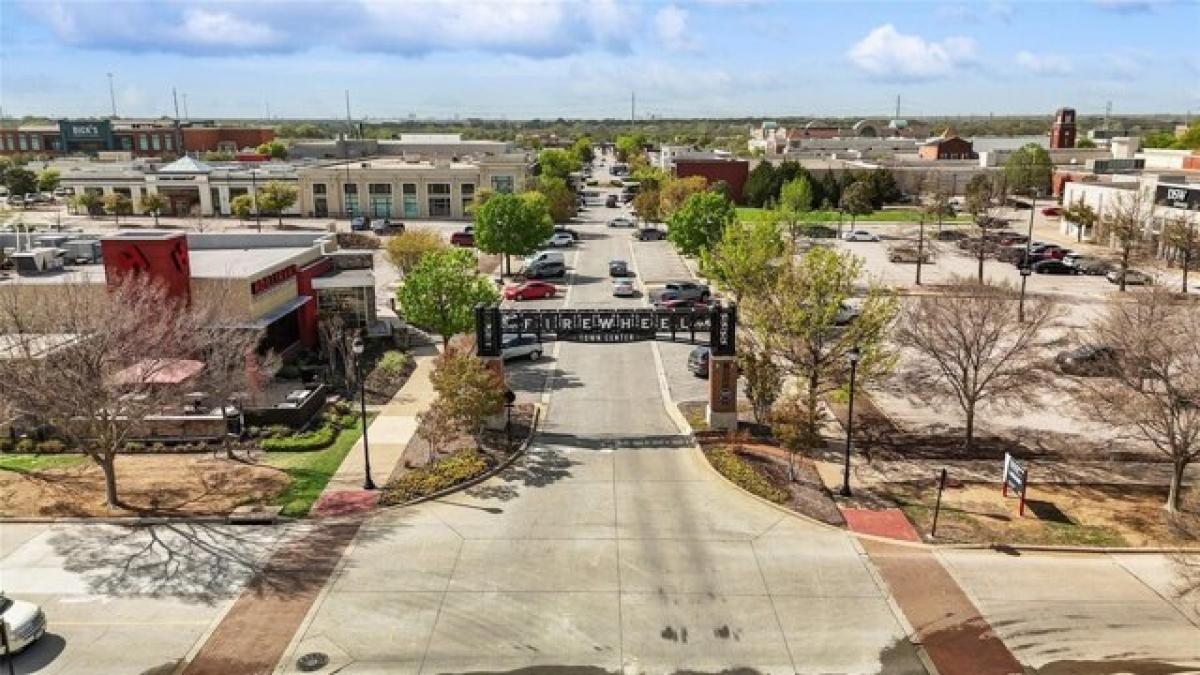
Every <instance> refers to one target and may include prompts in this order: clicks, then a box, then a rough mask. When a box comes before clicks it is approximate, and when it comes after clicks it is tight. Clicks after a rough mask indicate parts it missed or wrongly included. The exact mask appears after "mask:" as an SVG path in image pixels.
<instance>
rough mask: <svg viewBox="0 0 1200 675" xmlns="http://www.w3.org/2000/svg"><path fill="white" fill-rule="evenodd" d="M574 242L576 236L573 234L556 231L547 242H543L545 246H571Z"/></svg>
mask: <svg viewBox="0 0 1200 675" xmlns="http://www.w3.org/2000/svg"><path fill="white" fill-rule="evenodd" d="M574 243H575V237H572V236H571V235H569V234H567V233H566V232H556V233H555V234H554V236H552V237H550V238H549V239H547V240H546V243H545V244H543V246H554V247H559V246H571V245H573V244H574Z"/></svg>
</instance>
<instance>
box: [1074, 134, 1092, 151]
mask: <svg viewBox="0 0 1200 675" xmlns="http://www.w3.org/2000/svg"><path fill="white" fill-rule="evenodd" d="M1075 147H1077V148H1081V149H1090V148H1094V147H1096V142H1095V141H1093V140H1092V139H1090V138H1087V137H1086V136H1085V137H1084V138H1080V139H1079V140H1077V141H1075Z"/></svg>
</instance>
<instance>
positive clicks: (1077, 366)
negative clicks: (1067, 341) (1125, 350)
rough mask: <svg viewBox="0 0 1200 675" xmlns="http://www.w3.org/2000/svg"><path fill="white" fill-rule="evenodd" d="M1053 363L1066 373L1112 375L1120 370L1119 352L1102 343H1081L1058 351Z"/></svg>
mask: <svg viewBox="0 0 1200 675" xmlns="http://www.w3.org/2000/svg"><path fill="white" fill-rule="evenodd" d="M1054 363H1055V364H1056V365H1057V366H1058V369H1059V370H1060V371H1062V372H1063V373H1064V374H1066V375H1077V376H1080V377H1112V376H1113V375H1116V374H1117V373H1118V372H1120V352H1119V351H1118V350H1116V349H1115V348H1113V347H1106V346H1103V345H1083V346H1082V347H1077V348H1075V349H1071V350H1069V351H1065V352H1059V354H1058V355H1057V356H1055V357H1054Z"/></svg>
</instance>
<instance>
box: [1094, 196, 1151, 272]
mask: <svg viewBox="0 0 1200 675" xmlns="http://www.w3.org/2000/svg"><path fill="white" fill-rule="evenodd" d="M1153 211H1154V204H1153V203H1152V202H1151V200H1150V199H1148V198H1147V196H1146V194H1145V193H1143V192H1142V191H1141V190H1129V191H1127V192H1125V193H1124V194H1121V195H1118V196H1117V198H1116V199H1115V200H1113V202H1112V208H1109V209H1106V212H1105V213H1104V214H1102V215H1101V217H1100V221H1099V223H1098V225H1097V237H1096V240H1097V241H1104V240H1108V242H1109V245H1110V246H1115V247H1116V248H1117V251H1118V254H1119V260H1120V273H1121V279H1120V280H1119V282H1118V283H1117V288H1118V290H1119V291H1120V292H1122V293H1124V292H1125V275H1126V273H1128V272H1129V269H1130V267H1131V266H1132V265H1133V263H1134V261H1135V260H1137V259H1138V258H1140V257H1141V256H1142V255H1143V254H1144V253H1145V250H1144V248H1143V245H1144V243H1145V236H1146V231H1147V229H1148V228H1149V227H1150V222H1151V219H1152V218H1153Z"/></svg>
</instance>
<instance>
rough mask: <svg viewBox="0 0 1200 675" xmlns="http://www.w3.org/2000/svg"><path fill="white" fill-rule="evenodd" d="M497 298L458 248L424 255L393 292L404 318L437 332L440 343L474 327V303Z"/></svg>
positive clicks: (470, 257)
mask: <svg viewBox="0 0 1200 675" xmlns="http://www.w3.org/2000/svg"><path fill="white" fill-rule="evenodd" d="M497 199H498V198H497ZM494 201H496V199H493V200H492V201H490V202H488V203H489V204H491V203H492V202H494ZM499 297H500V296H499V293H497V292H496V285H495V284H493V283H492V282H491V281H490V280H489V279H487V278H485V277H483V276H480V275H479V273H478V272H477V271H476V262H475V256H474V255H473V254H472V253H471V252H470V251H468V250H466V249H461V248H444V249H440V250H437V251H430V252H429V253H427V254H425V255H424V256H423V257H422V258H421V259H420V260H419V261H418V262H417V264H416V265H415V266H413V268H412V269H411V270H410V271H409V273H408V275H406V276H405V277H404V282H403V284H401V286H400V290H399V291H398V292H397V293H396V301H397V305H399V309H400V312H401V313H402V315H403V316H404V318H405V320H407V321H408V322H409V323H411V324H413V325H415V326H417V327H419V328H423V329H425V330H428V331H431V332H433V333H436V334H437V335H440V336H441V337H442V345H443V346H448V345H449V344H450V338H451V337H452V336H454V335H457V334H458V333H464V332H466V331H469V330H471V329H472V328H473V327H474V326H475V305H478V304H485V305H486V304H492V303H494V302H496V301H497V300H498V299H499Z"/></svg>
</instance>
